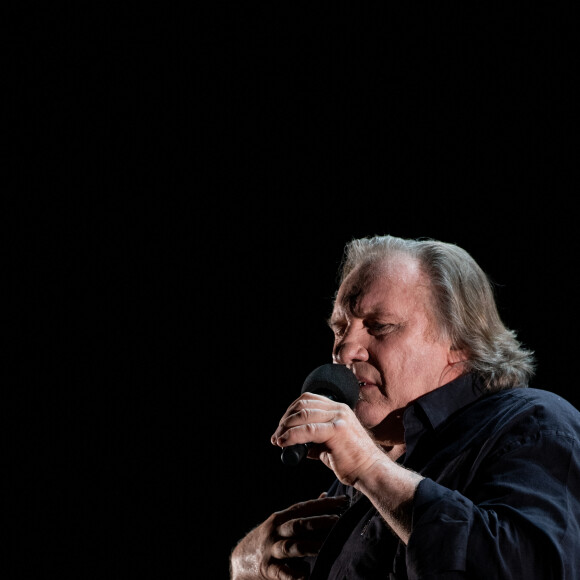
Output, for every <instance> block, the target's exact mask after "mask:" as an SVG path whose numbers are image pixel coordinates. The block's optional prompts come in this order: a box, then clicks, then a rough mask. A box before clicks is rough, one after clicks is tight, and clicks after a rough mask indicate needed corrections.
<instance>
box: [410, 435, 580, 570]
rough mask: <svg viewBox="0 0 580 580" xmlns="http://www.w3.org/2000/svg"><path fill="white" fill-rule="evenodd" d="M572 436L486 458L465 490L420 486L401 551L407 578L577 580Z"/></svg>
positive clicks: (578, 524)
mask: <svg viewBox="0 0 580 580" xmlns="http://www.w3.org/2000/svg"><path fill="white" fill-rule="evenodd" d="M574 449H575V442H574V441H571V440H570V439H568V438H566V437H561V436H559V435H558V434H557V433H542V434H537V436H536V437H532V438H528V439H527V440H521V441H517V442H513V441H512V442H511V443H510V444H509V445H508V446H506V447H505V448H503V449H501V450H499V451H497V452H495V453H494V454H493V455H492V456H490V457H488V458H486V460H485V461H484V462H482V464H481V465H480V466H479V468H478V470H477V471H476V472H475V473H474V475H473V477H472V480H471V482H470V483H469V485H468V486H467V487H466V488H465V490H464V493H460V492H459V491H457V490H453V489H449V488H447V487H445V486H443V485H440V484H439V483H436V482H435V481H433V479H429V478H426V479H424V480H422V481H421V483H420V484H419V486H418V488H417V491H416V495H415V498H414V501H413V524H412V533H411V536H410V539H409V543H408V546H407V550H406V568H407V575H408V578H409V579H419V578H421V579H427V578H429V579H431V578H432V579H436V578H438V579H451V578H475V577H480V575H481V573H482V570H485V577H487V578H497V579H498V580H499V579H502V578H505V579H506V580H507V579H510V580H513V579H516V578H522V579H526V580H535V579H538V580H540V579H541V580H547V579H551V578H553V579H558V580H562V579H563V578H566V580H578V579H580V556H579V555H580V501H579V497H578V496H579V494H580V489H579V476H578V473H579V470H578V454H577V453H574Z"/></svg>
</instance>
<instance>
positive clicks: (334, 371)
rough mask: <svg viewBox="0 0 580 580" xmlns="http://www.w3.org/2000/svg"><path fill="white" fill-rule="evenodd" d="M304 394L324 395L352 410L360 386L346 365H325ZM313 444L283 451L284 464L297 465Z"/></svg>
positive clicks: (306, 385)
mask: <svg viewBox="0 0 580 580" xmlns="http://www.w3.org/2000/svg"><path fill="white" fill-rule="evenodd" d="M301 392H302V393H306V392H309V393H315V394H317V395H323V396H324V397H328V398H329V399H331V400H333V401H336V402H337V403H346V404H347V405H348V406H349V407H350V408H351V409H353V408H354V406H355V405H356V402H357V401H358V393H359V384H358V380H357V378H356V377H355V376H354V373H353V372H352V371H351V370H349V369H347V368H346V366H344V365H335V364H325V365H322V366H319V367H318V368H316V369H314V370H313V371H312V372H311V373H310V374H309V375H308V376H307V377H306V380H305V381H304V384H303V385H302V391H301ZM310 445H311V443H297V444H296V445H290V446H289V447H284V449H282V456H281V459H282V463H284V465H297V464H298V463H300V462H301V461H302V460H303V459H304V458H305V457H306V454H307V453H308V447H310Z"/></svg>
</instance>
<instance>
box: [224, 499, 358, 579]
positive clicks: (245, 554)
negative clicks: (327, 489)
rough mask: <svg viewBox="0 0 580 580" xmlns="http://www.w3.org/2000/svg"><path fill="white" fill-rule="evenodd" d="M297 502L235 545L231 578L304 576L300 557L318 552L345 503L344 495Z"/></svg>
mask: <svg viewBox="0 0 580 580" xmlns="http://www.w3.org/2000/svg"><path fill="white" fill-rule="evenodd" d="M325 495H326V494H322V495H321V496H320V497H319V498H318V499H314V500H309V501H305V502H301V503H297V504H295V505H293V506H290V507H289V508H287V509H285V510H282V511H279V512H275V513H274V514H272V515H271V516H270V517H269V518H268V519H267V520H266V521H265V522H263V523H262V524H260V525H259V526H258V527H256V528H254V529H253V530H252V531H251V532H250V533H249V534H248V535H247V536H245V537H244V538H243V539H242V540H241V541H240V542H239V543H238V545H237V546H236V547H235V548H234V550H233V552H232V557H231V578H232V580H299V579H303V578H307V568H308V567H307V566H306V570H305V563H304V562H303V561H302V560H301V558H303V557H305V556H315V555H316V554H318V551H319V550H320V547H321V546H322V542H323V541H324V538H326V536H327V534H328V532H329V531H330V529H331V528H332V526H334V524H335V523H336V521H337V520H338V518H339V514H340V513H341V512H342V511H344V509H346V508H347V507H348V498H347V497H346V496H339V497H325Z"/></svg>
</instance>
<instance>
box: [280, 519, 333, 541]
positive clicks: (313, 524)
mask: <svg viewBox="0 0 580 580" xmlns="http://www.w3.org/2000/svg"><path fill="white" fill-rule="evenodd" d="M338 518H339V516H337V515H335V514H329V515H324V516H313V517H308V518H298V519H293V520H288V521H287V522H284V523H283V524H280V525H279V526H278V534H279V535H280V537H282V538H299V537H306V536H317V534H319V533H320V532H327V531H328V530H329V529H330V528H332V526H334V524H336V522H337V521H338ZM324 535H326V534H324Z"/></svg>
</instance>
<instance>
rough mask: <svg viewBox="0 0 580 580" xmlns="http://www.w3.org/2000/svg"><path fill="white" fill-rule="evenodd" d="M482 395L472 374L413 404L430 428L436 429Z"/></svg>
mask: <svg viewBox="0 0 580 580" xmlns="http://www.w3.org/2000/svg"><path fill="white" fill-rule="evenodd" d="M482 394H483V386H482V384H481V381H479V380H478V379H477V377H476V376H475V375H473V374H466V375H461V376H460V377H457V378H456V379H454V380H453V381H451V382H449V383H447V384H446V385H443V386H442V387H439V388H438V389H435V390H433V391H431V392H429V393H427V394H426V395H423V396H422V397H419V398H418V399H417V400H416V401H415V402H414V403H413V404H414V405H416V406H418V407H420V408H421V409H422V410H423V412H424V413H425V416H426V417H427V420H428V421H429V424H430V425H431V427H432V428H433V429H437V427H439V425H441V423H443V421H445V420H446V419H447V418H448V417H450V416H451V415H452V414H453V413H455V412H456V411H459V409H462V408H463V407H465V406H467V405H469V403H472V402H473V401H475V400H476V399H479V397H481V395H482Z"/></svg>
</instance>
